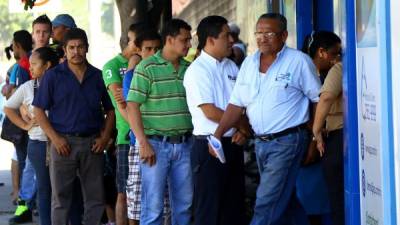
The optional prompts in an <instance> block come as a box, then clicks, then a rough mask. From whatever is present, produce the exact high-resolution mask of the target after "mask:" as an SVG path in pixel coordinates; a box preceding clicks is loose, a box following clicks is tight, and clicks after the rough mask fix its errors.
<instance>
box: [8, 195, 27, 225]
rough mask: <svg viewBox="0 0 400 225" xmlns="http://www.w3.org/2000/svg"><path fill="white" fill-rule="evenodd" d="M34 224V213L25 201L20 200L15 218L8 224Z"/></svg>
mask: <svg viewBox="0 0 400 225" xmlns="http://www.w3.org/2000/svg"><path fill="white" fill-rule="evenodd" d="M27 222H32V211H31V210H30V209H29V208H28V206H27V205H26V202H25V201H24V200H20V199H19V200H18V206H17V209H16V210H15V213H14V217H12V218H11V219H10V220H9V221H8V223H9V224H10V225H14V224H21V223H27Z"/></svg>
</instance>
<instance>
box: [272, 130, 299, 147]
mask: <svg viewBox="0 0 400 225" xmlns="http://www.w3.org/2000/svg"><path fill="white" fill-rule="evenodd" d="M273 141H274V142H275V143H276V144H279V145H286V146H296V145H297V144H298V143H299V134H298V132H295V133H291V134H288V135H285V136H282V137H278V138H275V139H274V140H273Z"/></svg>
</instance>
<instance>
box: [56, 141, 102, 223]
mask: <svg viewBox="0 0 400 225" xmlns="http://www.w3.org/2000/svg"><path fill="white" fill-rule="evenodd" d="M65 138H66V140H67V142H68V144H69V146H70V149H71V152H70V154H69V155H68V156H61V155H59V154H58V153H57V151H56V149H55V147H54V145H52V146H51V150H50V151H51V152H50V180H51V187H52V212H51V214H52V216H51V220H52V224H53V225H65V224H67V221H68V215H69V211H70V207H71V204H72V201H73V199H74V198H73V192H74V189H75V184H76V178H77V175H78V176H79V178H80V184H81V190H82V195H83V202H84V217H83V221H82V223H83V224H87V225H89V224H90V225H92V224H93V225H96V224H99V223H100V220H101V217H102V215H103V211H104V190H103V153H93V152H92V151H91V147H92V143H93V141H94V137H88V138H81V137H70V136H65Z"/></svg>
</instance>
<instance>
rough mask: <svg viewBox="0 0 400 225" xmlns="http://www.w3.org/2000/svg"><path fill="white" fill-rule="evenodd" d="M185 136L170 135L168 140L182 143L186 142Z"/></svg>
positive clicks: (171, 142) (172, 142) (173, 142)
mask: <svg viewBox="0 0 400 225" xmlns="http://www.w3.org/2000/svg"><path fill="white" fill-rule="evenodd" d="M183 139H184V138H183V137H182V136H170V137H168V142H169V143H170V144H181V143H182V142H184V140H183Z"/></svg>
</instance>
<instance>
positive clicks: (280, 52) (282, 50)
mask: <svg viewBox="0 0 400 225" xmlns="http://www.w3.org/2000/svg"><path fill="white" fill-rule="evenodd" d="M287 48H288V47H287V46H286V44H284V45H283V47H282V49H281V50H280V51H279V52H278V53H277V54H276V59H275V60H277V59H279V58H280V57H282V55H283V54H284V53H285V51H286V49H287ZM260 55H261V52H260V50H257V52H256V53H255V54H254V56H253V61H254V62H259V61H260Z"/></svg>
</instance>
